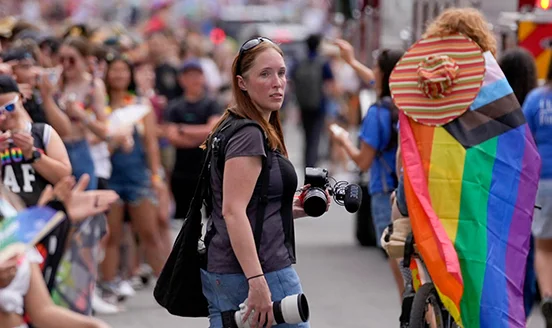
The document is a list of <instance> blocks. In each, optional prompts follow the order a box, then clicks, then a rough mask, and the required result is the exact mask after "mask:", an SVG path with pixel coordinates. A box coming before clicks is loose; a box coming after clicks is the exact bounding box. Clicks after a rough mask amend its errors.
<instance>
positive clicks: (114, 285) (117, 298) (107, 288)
mask: <svg viewBox="0 0 552 328" xmlns="http://www.w3.org/2000/svg"><path fill="white" fill-rule="evenodd" d="M98 288H100V290H101V295H102V298H103V299H104V301H107V302H109V303H111V304H117V303H118V302H123V301H124V300H125V299H126V296H125V295H121V293H120V292H119V284H118V282H116V281H115V282H101V283H98Z"/></svg>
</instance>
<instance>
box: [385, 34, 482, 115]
mask: <svg viewBox="0 0 552 328" xmlns="http://www.w3.org/2000/svg"><path fill="white" fill-rule="evenodd" d="M453 72H454V73H453ZM484 74H485V60H484V58H483V56H482V55H481V48H479V46H478V45H477V44H476V43H475V42H473V41H472V40H471V39H469V38H467V37H466V36H465V35H463V34H453V35H449V36H446V37H442V36H434V37H429V38H427V39H422V40H420V41H418V42H417V43H416V44H415V45H413V46H412V47H411V48H410V49H409V50H408V52H407V53H406V54H405V55H404V56H403V57H402V58H401V60H400V61H399V63H398V64H397V65H396V66H395V69H394V70H393V73H392V74H391V77H390V79H389V86H390V87H391V89H392V90H393V93H392V94H393V100H394V102H395V104H396V105H397V107H399V108H400V109H401V110H403V111H405V112H406V114H407V115H408V116H409V117H410V118H412V119H414V120H415V121H416V122H419V123H422V124H426V125H432V126H441V125H443V124H446V123H448V122H450V121H452V120H453V119H455V118H456V117H458V116H459V115H461V114H463V113H464V112H465V111H466V108H467V107H468V106H469V105H470V104H471V103H472V102H473V100H474V98H475V97H476V95H477V91H478V90H479V88H480V87H481V81H482V80H483V78H484V76H485V75H484ZM430 76H431V77H430ZM439 77H440V78H439ZM452 80H453V81H454V82H453V83H452ZM439 81H441V82H440V83H438V82H439ZM425 83H430V84H433V87H434V88H429V90H432V91H434V92H435V94H433V93H434V92H430V91H429V90H428V86H427V85H425ZM437 90H439V91H438V92H436V91H437ZM428 93H429V94H433V97H432V99H431V105H430V106H429V105H428V95H427V94H428ZM436 94H441V95H446V97H437V95H436Z"/></svg>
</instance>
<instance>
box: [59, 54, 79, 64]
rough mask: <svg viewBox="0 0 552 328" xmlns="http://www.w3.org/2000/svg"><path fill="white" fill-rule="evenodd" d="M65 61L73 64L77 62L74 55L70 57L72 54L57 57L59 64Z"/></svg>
mask: <svg viewBox="0 0 552 328" xmlns="http://www.w3.org/2000/svg"><path fill="white" fill-rule="evenodd" d="M66 61H67V63H68V64H69V65H75V63H76V62H77V60H76V59H75V57H72V56H60V57H59V62H60V63H61V64H65V62H66Z"/></svg>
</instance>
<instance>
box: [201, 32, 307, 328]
mask: <svg viewBox="0 0 552 328" xmlns="http://www.w3.org/2000/svg"><path fill="white" fill-rule="evenodd" d="M286 84H287V80H286V65H285V62H284V55H283V52H282V50H281V49H280V47H279V46H278V45H276V44H275V43H273V42H272V41H270V40H269V39H267V38H254V39H251V40H249V41H247V42H245V43H244V44H243V45H242V47H241V48H240V51H239V54H238V56H236V57H235V58H234V61H233V65H232V93H233V97H234V100H235V103H234V105H232V106H231V107H229V108H228V109H227V110H226V111H225V112H224V114H223V115H222V117H221V119H220V120H219V122H218V123H217V124H216V125H215V127H214V128H213V130H212V133H216V131H218V129H219V128H221V127H222V126H223V122H224V121H225V120H227V119H228V118H229V117H230V116H231V115H232V116H233V117H234V118H236V119H240V118H247V119H250V120H254V121H256V122H257V123H258V124H259V125H260V127H261V129H262V131H261V129H259V128H258V127H256V126H246V127H243V128H241V129H239V130H237V131H236V132H235V133H234V134H233V135H232V136H231V137H230V138H229V139H228V142H227V144H226V147H225V149H226V151H225V154H224V171H223V172H221V169H220V167H218V166H213V167H212V169H211V177H210V185H211V193H212V203H213V211H212V213H211V224H210V226H209V227H208V232H207V235H208V238H206V246H207V254H208V260H207V267H206V270H202V271H201V279H202V285H203V293H204V295H205V297H206V298H207V300H208V302H209V312H210V315H209V320H210V327H211V328H221V327H223V326H222V324H223V320H224V319H225V318H226V316H225V315H226V314H228V313H229V312H228V311H232V310H238V307H239V305H240V303H242V302H244V300H245V299H247V300H248V310H247V314H246V316H245V317H246V318H245V319H246V320H248V318H249V317H251V318H252V321H253V322H255V323H258V327H269V328H270V327H271V326H272V324H273V322H274V317H273V314H272V308H271V302H272V301H277V300H281V299H283V298H284V297H286V296H289V295H294V294H298V293H302V287H301V282H300V280H299V277H298V275H297V273H296V271H295V269H294V268H293V267H292V264H294V263H295V246H294V245H295V240H294V239H295V237H294V233H293V220H294V219H295V218H299V217H304V216H306V214H305V212H304V210H303V208H302V205H301V204H300V199H301V197H294V196H295V191H296V190H297V175H296V173H295V169H294V166H293V164H292V163H291V162H290V161H289V159H288V154H287V149H286V145H285V143H284V138H283V131H282V125H281V122H280V118H279V115H280V114H279V110H280V108H281V106H282V103H283V100H284V94H285V91H286ZM265 136H266V144H267V147H266V150H265ZM263 158H265V159H268V160H270V164H269V165H268V166H267V167H270V171H269V173H268V174H269V183H268V187H267V193H266V194H267V195H268V199H267V204H266V207H265V208H264V209H265V211H264V213H265V214H264V221H263V229H262V234H261V236H262V238H261V241H260V245H259V249H258V251H257V248H256V244H255V237H254V235H253V231H252V226H255V222H256V215H257V210H259V202H258V199H259V197H260V193H261V190H260V184H261V183H262V182H260V181H259V180H262V179H259V177H260V175H261V170H262V167H263V164H262V162H263V160H262V159H263ZM221 160H222V158H221ZM284 227H286V228H284ZM278 327H301V328H305V327H309V323H308V322H306V323H301V324H298V325H289V324H281V325H278Z"/></svg>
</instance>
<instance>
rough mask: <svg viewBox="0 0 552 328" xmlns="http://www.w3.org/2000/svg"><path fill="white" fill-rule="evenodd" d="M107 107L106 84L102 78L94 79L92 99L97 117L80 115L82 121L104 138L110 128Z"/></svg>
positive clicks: (99, 136)
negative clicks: (108, 126)
mask: <svg viewBox="0 0 552 328" xmlns="http://www.w3.org/2000/svg"><path fill="white" fill-rule="evenodd" d="M105 107H106V91H105V85H104V84H103V82H102V80H100V79H94V93H93V99H92V109H93V111H94V114H95V117H94V118H90V117H89V116H82V117H80V120H81V122H82V123H83V124H84V125H85V126H86V127H87V128H88V129H89V130H90V131H92V133H94V134H95V135H96V136H98V138H100V139H102V140H106V139H107V134H108V129H107V124H106V121H107V113H106V111H105Z"/></svg>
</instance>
